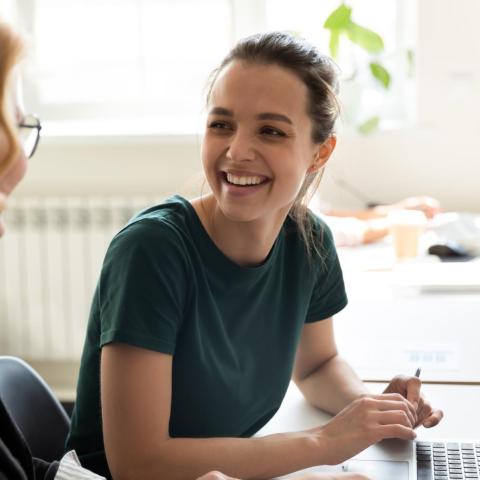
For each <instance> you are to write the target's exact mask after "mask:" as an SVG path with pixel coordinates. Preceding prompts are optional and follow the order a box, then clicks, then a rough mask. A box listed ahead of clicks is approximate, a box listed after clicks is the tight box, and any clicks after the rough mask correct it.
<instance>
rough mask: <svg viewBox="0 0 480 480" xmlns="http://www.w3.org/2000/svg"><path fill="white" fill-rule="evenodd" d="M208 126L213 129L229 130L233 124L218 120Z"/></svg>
mask: <svg viewBox="0 0 480 480" xmlns="http://www.w3.org/2000/svg"><path fill="white" fill-rule="evenodd" d="M208 128H211V129H213V130H228V129H230V128H231V126H230V125H229V124H228V123H225V122H218V121H216V122H211V123H209V124H208Z"/></svg>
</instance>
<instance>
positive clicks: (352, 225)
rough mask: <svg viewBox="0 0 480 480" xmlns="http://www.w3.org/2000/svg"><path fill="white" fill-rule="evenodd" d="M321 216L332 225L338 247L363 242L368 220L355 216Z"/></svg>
mask: <svg viewBox="0 0 480 480" xmlns="http://www.w3.org/2000/svg"><path fill="white" fill-rule="evenodd" d="M320 216H321V218H322V219H323V220H325V223H326V224H327V225H328V226H329V227H330V230H331V231H332V234H333V239H334V241H335V245H336V246H337V247H353V246H355V245H361V244H362V243H363V238H364V235H365V231H366V230H367V222H365V221H363V220H359V219H358V218H353V217H333V216H331V215H325V214H321V215H320Z"/></svg>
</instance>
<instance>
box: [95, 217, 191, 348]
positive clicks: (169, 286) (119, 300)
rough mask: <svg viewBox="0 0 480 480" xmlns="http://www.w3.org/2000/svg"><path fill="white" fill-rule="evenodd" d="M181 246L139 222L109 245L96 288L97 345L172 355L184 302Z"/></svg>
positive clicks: (155, 225) (164, 231) (163, 229)
mask: <svg viewBox="0 0 480 480" xmlns="http://www.w3.org/2000/svg"><path fill="white" fill-rule="evenodd" d="M187 294H188V293H187V282H186V262H185V259H184V256H182V251H181V241H179V238H178V236H177V235H176V233H175V232H174V231H173V230H172V228H170V227H169V226H168V224H163V223H162V222H158V221H154V220H140V221H137V222H134V223H132V224H130V225H128V226H127V227H125V228H124V229H123V230H122V231H121V232H120V233H119V234H117V235H116V236H115V238H114V239H113V240H112V242H111V244H110V246H109V248H108V251H107V254H106V257H105V261H104V264H103V268H102V272H101V275H100V283H99V303H100V305H99V312H100V313H99V315H100V325H101V335H100V345H99V347H102V346H103V345H105V344H108V343H111V342H120V343H126V344H129V345H133V346H137V347H143V348H147V349H149V350H155V351H159V352H163V353H167V354H173V353H174V351H175V345H176V338H177V334H178V331H179V329H180V326H181V322H182V318H183V316H184V315H183V313H184V309H185V305H186V303H187V302H186V297H187Z"/></svg>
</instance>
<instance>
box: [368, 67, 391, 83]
mask: <svg viewBox="0 0 480 480" xmlns="http://www.w3.org/2000/svg"><path fill="white" fill-rule="evenodd" d="M370 71H371V72H372V75H373V76H374V77H375V78H376V79H377V80H378V81H379V82H380V83H381V84H382V85H383V86H384V88H385V89H388V87H389V86H390V80H391V78H392V77H391V75H390V73H389V72H388V70H387V69H386V68H385V67H383V66H382V65H380V64H379V63H376V62H372V63H370Z"/></svg>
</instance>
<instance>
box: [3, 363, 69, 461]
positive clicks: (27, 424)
mask: <svg viewBox="0 0 480 480" xmlns="http://www.w3.org/2000/svg"><path fill="white" fill-rule="evenodd" d="M0 397H1V399H2V401H3V403H4V404H5V407H6V408H7V410H8V412H9V413H10V415H11V416H12V418H13V419H14V420H15V423H16V424H17V426H18V428H19V429H20V431H21V432H22V434H23V436H24V437H25V440H26V442H27V444H28V446H29V447H30V451H31V452H32V455H33V456H34V457H37V458H41V459H42V460H45V461H48V462H52V461H54V460H59V459H60V458H61V457H62V456H63V453H64V446H65V440H66V438H67V434H68V430H69V428H70V420H69V418H68V416H67V414H66V413H65V410H64V409H63V407H62V405H61V404H60V402H59V401H58V400H57V398H56V397H55V396H54V395H53V392H52V391H51V390H50V388H49V386H48V385H47V384H46V383H45V381H44V380H43V379H42V377H40V375H39V374H38V373H37V372H36V371H35V370H34V369H33V368H32V367H30V366H29V365H28V364H27V363H25V362H24V361H23V360H20V359H19V358H16V357H7V356H0Z"/></svg>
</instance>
